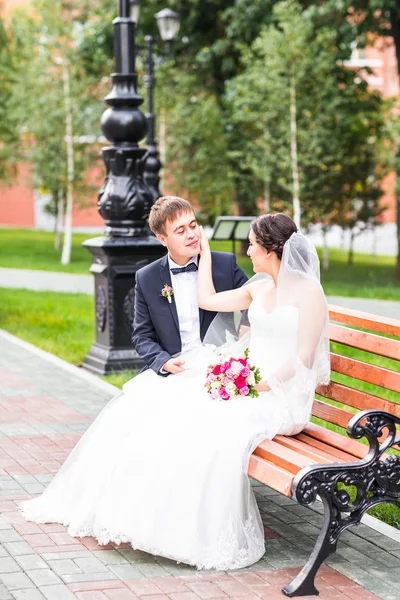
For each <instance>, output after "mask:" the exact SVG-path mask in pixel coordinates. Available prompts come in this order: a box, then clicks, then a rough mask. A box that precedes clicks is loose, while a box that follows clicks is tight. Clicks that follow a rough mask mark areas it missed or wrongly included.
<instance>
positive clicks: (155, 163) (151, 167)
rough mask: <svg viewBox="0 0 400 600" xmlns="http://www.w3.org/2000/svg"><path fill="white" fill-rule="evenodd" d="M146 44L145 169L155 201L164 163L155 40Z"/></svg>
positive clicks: (149, 38) (151, 39)
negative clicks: (158, 123) (156, 109)
mask: <svg viewBox="0 0 400 600" xmlns="http://www.w3.org/2000/svg"><path fill="white" fill-rule="evenodd" d="M145 42H146V50H147V55H146V75H145V77H144V84H145V86H146V88H147V113H146V118H147V125H148V131H147V138H146V148H147V151H148V156H147V159H146V165H145V168H144V179H145V181H146V183H147V185H148V186H149V188H150V189H151V191H152V194H153V198H154V201H155V200H157V198H159V197H160V196H161V193H160V188H159V186H160V175H159V173H160V169H161V167H162V163H161V161H160V158H159V153H158V149H157V140H156V133H155V130H156V117H155V114H154V109H153V93H154V83H155V76H154V58H153V46H154V39H153V37H152V36H151V35H147V36H146V37H145Z"/></svg>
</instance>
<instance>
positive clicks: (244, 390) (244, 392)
mask: <svg viewBox="0 0 400 600" xmlns="http://www.w3.org/2000/svg"><path fill="white" fill-rule="evenodd" d="M249 393H250V390H249V388H248V387H247V385H244V386H243V387H242V388H240V390H239V394H240V395H241V396H248V395H249Z"/></svg>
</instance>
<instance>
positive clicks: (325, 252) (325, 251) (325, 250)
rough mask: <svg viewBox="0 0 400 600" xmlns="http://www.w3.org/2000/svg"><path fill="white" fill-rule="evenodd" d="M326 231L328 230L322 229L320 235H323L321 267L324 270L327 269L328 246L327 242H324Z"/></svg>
mask: <svg viewBox="0 0 400 600" xmlns="http://www.w3.org/2000/svg"><path fill="white" fill-rule="evenodd" d="M327 233H328V232H327V231H326V229H323V230H322V237H323V247H322V248H323V249H322V268H323V270H324V271H327V270H328V269H329V248H328V244H327V242H326V236H327Z"/></svg>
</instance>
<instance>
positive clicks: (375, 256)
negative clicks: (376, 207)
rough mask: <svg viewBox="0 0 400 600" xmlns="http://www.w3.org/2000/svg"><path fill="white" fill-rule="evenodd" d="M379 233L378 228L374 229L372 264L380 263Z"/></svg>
mask: <svg viewBox="0 0 400 600" xmlns="http://www.w3.org/2000/svg"><path fill="white" fill-rule="evenodd" d="M377 250H378V232H377V229H376V226H374V227H373V228H372V264H374V265H376V263H377V262H378V251H377Z"/></svg>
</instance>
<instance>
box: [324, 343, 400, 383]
mask: <svg viewBox="0 0 400 600" xmlns="http://www.w3.org/2000/svg"><path fill="white" fill-rule="evenodd" d="M331 369H332V371H336V372H337V373H342V374H344V375H348V376H349V377H354V378H355V379H360V380H361V381H366V382H368V383H372V384H373V385H379V386H380V387H383V388H385V389H387V390H392V391H393V392H400V373H395V372H394V371H390V370H389V369H384V368H383V367H377V366H376V365H370V364H368V363H365V362H362V361H360V360H355V359H354V358H348V357H347V356H341V355H340V354H334V353H332V352H331Z"/></svg>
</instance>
